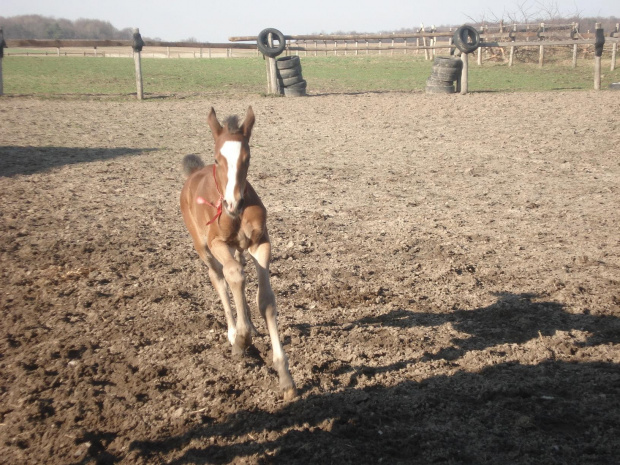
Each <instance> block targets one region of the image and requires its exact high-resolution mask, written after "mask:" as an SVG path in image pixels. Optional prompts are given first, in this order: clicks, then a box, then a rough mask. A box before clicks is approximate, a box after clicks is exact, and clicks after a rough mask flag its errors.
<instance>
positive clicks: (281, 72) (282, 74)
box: [278, 66, 301, 79]
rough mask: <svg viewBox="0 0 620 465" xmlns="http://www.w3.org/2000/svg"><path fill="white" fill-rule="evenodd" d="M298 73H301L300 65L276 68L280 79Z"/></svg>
mask: <svg viewBox="0 0 620 465" xmlns="http://www.w3.org/2000/svg"><path fill="white" fill-rule="evenodd" d="M299 75H301V66H296V67H294V68H285V69H278V76H280V78H282V79H284V78H290V77H293V76H299Z"/></svg>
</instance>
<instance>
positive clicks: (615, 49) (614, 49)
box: [611, 24, 620, 71]
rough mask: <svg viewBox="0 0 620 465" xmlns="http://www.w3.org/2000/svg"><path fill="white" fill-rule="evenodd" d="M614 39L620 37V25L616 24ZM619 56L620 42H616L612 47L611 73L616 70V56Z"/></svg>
mask: <svg viewBox="0 0 620 465" xmlns="http://www.w3.org/2000/svg"><path fill="white" fill-rule="evenodd" d="M614 32H615V34H614V37H618V33H619V32H620V24H616V30H615V31H614ZM617 54H618V42H614V44H613V45H612V46H611V71H613V70H615V69H616V55H617Z"/></svg>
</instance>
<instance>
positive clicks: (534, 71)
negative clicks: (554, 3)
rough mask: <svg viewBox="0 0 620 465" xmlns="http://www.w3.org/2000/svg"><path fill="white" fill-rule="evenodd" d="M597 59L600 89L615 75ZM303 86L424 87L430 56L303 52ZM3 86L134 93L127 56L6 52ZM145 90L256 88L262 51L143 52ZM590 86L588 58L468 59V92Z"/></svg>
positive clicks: (19, 90)
mask: <svg viewBox="0 0 620 465" xmlns="http://www.w3.org/2000/svg"><path fill="white" fill-rule="evenodd" d="M609 65H610V63H609V60H603V79H602V88H603V89H606V88H607V87H608V86H609V84H610V83H611V82H618V81H620V69H616V70H615V71H614V72H611V71H609V68H610V66H609ZM302 68H303V75H304V77H305V78H306V80H307V81H308V90H309V92H310V93H352V92H378V91H405V92H409V91H423V90H424V87H425V82H426V79H427V78H428V77H429V76H430V72H431V62H430V61H425V60H424V59H423V58H422V57H417V56H416V57H414V56H411V55H409V56H402V55H401V56H362V57H360V56H357V57H356V56H349V57H342V56H340V57H302ZM3 69H4V93H5V94H8V95H11V94H13V95H15V94H21V95H23V94H26V95H37V96H42V97H55V96H63V97H66V96H70V95H71V96H75V97H78V98H79V97H83V96H86V97H92V96H102V97H106V98H110V97H112V98H121V99H122V98H129V97H131V96H132V94H133V95H135V91H136V90H135V77H134V63H133V60H131V59H128V58H94V57H93V58H89V57H6V58H5V59H4V60H3ZM142 70H143V76H144V91H145V94H146V97H147V98H148V97H149V96H162V95H163V96H170V95H182V96H186V97H187V96H200V95H203V94H239V93H241V94H243V93H263V92H265V89H266V77H265V62H264V60H263V59H262V58H230V59H211V60H208V59H195V60H194V59H189V60H178V59H168V60H166V59H148V58H143V60H142ZM592 88H593V62H589V61H585V60H580V61H579V63H578V66H577V68H576V69H573V68H572V67H571V66H570V63H566V62H556V63H550V64H548V65H545V67H543V68H542V69H541V68H539V67H538V65H537V64H531V63H517V64H515V66H513V67H511V68H510V67H508V66H507V65H505V64H493V63H484V64H483V65H482V66H478V65H477V64H476V63H475V60H470V77H469V90H470V91H471V92H496V91H502V92H510V91H518V92H530V91H550V90H570V89H592Z"/></svg>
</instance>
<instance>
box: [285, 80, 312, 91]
mask: <svg viewBox="0 0 620 465" xmlns="http://www.w3.org/2000/svg"><path fill="white" fill-rule="evenodd" d="M306 87H308V82H307V81H306V80H302V81H299V82H297V83H295V84H293V85H291V86H288V87H285V89H305V88H306Z"/></svg>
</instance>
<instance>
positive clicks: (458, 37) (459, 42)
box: [452, 26, 480, 53]
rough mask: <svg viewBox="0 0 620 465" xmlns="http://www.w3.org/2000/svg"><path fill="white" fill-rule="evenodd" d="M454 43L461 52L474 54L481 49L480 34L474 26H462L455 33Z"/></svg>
mask: <svg viewBox="0 0 620 465" xmlns="http://www.w3.org/2000/svg"><path fill="white" fill-rule="evenodd" d="M452 41H453V42H454V45H456V48H458V49H459V50H460V51H461V52H463V53H472V52H475V51H476V50H477V49H478V47H480V33H479V32H478V31H477V30H476V28H474V27H472V26H461V27H459V28H458V29H457V30H456V31H455V32H454V36H453V37H452Z"/></svg>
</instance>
